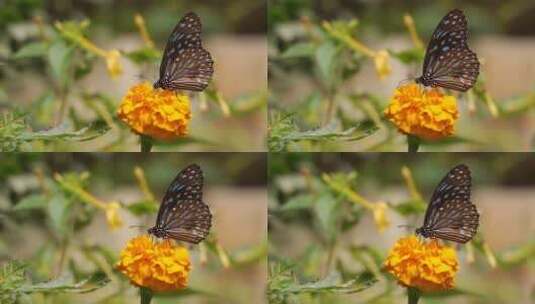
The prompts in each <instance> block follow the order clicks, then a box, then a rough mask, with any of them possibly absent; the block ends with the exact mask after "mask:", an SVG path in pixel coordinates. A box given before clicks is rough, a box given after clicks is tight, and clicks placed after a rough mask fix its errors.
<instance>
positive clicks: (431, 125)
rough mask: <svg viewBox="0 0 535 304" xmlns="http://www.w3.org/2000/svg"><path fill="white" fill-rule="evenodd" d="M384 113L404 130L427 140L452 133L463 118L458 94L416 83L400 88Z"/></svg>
mask: <svg viewBox="0 0 535 304" xmlns="http://www.w3.org/2000/svg"><path fill="white" fill-rule="evenodd" d="M384 113H385V116H386V117H387V118H388V119H389V120H390V121H391V122H392V123H394V124H395V125H396V127H397V128H398V130H399V131H400V132H402V133H404V134H411V135H416V136H418V137H422V138H425V139H439V138H442V137H445V136H450V135H452V134H453V131H454V124H455V122H456V120H457V118H458V117H459V112H458V111H457V100H456V98H455V97H454V96H451V95H444V94H443V93H441V92H440V91H439V90H437V89H431V90H429V91H426V90H424V89H423V88H422V87H420V86H419V85H417V84H414V83H412V84H408V85H405V86H402V87H400V88H398V89H396V91H395V92H394V96H393V97H392V99H391V101H390V105H389V106H388V107H387V108H386V110H385V112H384Z"/></svg>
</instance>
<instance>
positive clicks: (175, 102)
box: [117, 82, 191, 140]
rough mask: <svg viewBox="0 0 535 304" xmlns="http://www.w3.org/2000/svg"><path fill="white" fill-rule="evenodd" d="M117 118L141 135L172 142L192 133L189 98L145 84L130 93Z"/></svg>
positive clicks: (123, 101)
mask: <svg viewBox="0 0 535 304" xmlns="http://www.w3.org/2000/svg"><path fill="white" fill-rule="evenodd" d="M117 115H118V117H119V118H120V119H121V120H122V121H123V122H124V123H126V124H127V125H128V126H129V127H130V128H131V129H132V130H133V131H134V132H136V133H137V134H142V135H147V136H150V137H153V138H157V139H164V140H169V139H173V138H178V137H183V136H186V135H187V134H188V125H189V121H190V119H191V110H190V101H189V97H188V96H186V95H180V94H177V93H175V92H171V91H166V90H160V89H156V90H154V89H153V88H152V86H151V85H150V84H149V83H148V82H144V83H141V84H138V85H135V86H133V87H131V88H130V89H129V90H128V92H127V94H126V96H125V97H124V98H123V100H122V102H121V105H120V106H119V109H118V111H117Z"/></svg>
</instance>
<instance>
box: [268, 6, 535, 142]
mask: <svg viewBox="0 0 535 304" xmlns="http://www.w3.org/2000/svg"><path fill="white" fill-rule="evenodd" d="M453 8H459V9H462V10H463V11H464V13H465V15H466V16H467V18H468V28H469V41H468V44H469V46H470V48H471V49H472V50H474V51H475V52H476V53H477V55H478V58H479V60H480V62H481V64H482V66H481V74H480V76H479V78H478V83H477V84H476V86H475V88H474V89H473V90H471V91H469V92H468V93H466V94H454V95H457V98H458V102H457V104H458V108H459V112H460V118H459V120H458V121H457V124H456V132H455V134H454V136H453V137H452V138H449V139H446V140H442V141H438V142H427V143H426V144H425V145H424V146H423V147H422V148H423V150H424V151H473V152H477V151H531V150H533V149H534V147H535V146H534V143H535V114H534V113H535V111H534V110H533V108H534V106H535V97H534V96H535V87H534V85H533V84H534V83H535V69H534V68H533V66H535V62H534V59H533V56H532V54H533V53H534V52H535V39H534V37H535V30H534V28H535V21H534V20H533V18H532V16H533V14H534V13H535V2H533V1H530V0H516V1H497V0H496V1H486V0H484V1H477V0H469V1H451V0H438V1H423V0H422V1H396V0H372V1H351V0H350V1H345V0H334V1H328V0H272V1H270V6H269V10H268V33H269V34H268V43H269V46H268V48H269V58H270V59H269V61H270V65H269V76H268V77H269V84H270V100H269V106H268V107H269V109H270V110H269V114H268V124H269V128H270V134H269V140H268V145H269V148H270V150H272V151H333V152H335V151H347V152H350V151H372V152H373V151H406V138H405V136H403V135H400V134H399V133H398V132H397V130H395V128H394V126H393V125H392V124H391V123H390V122H389V121H387V120H386V119H384V118H383V110H384V109H385V107H386V106H387V105H388V103H389V99H390V97H391V96H392V95H393V92H394V89H395V88H396V87H398V86H399V85H400V84H401V83H403V81H404V80H405V81H406V80H407V79H414V78H415V77H418V76H419V75H421V70H422V60H423V56H424V50H423V49H420V48H417V47H416V46H415V45H414V44H413V42H412V40H411V36H410V35H409V32H408V31H407V27H406V26H405V24H404V19H403V18H404V15H405V14H410V15H411V16H412V18H413V20H414V25H415V28H416V31H417V33H418V34H419V36H420V39H421V40H422V42H423V45H424V47H425V46H427V43H428V42H429V37H430V36H431V34H432V32H433V30H434V29H435V27H436V26H437V24H438V22H439V21H440V19H441V18H442V17H443V16H444V15H446V13H447V12H448V11H450V10H451V9H453ZM326 21H327V22H330V24H331V25H332V27H333V28H335V29H338V30H339V31H341V32H343V33H345V34H347V35H348V36H349V37H352V38H353V39H355V40H356V41H358V42H360V43H361V44H363V45H364V46H365V47H367V48H369V49H370V50H371V51H373V52H377V51H386V52H387V54H388V59H387V65H388V66H390V68H391V71H390V73H386V75H383V76H384V78H383V79H380V77H379V76H380V75H378V73H377V71H376V67H375V65H374V59H373V58H370V57H369V56H368V55H366V54H365V53H362V52H358V51H355V50H354V49H352V48H350V47H348V45H347V44H344V43H342V42H341V41H339V40H338V39H336V38H335V37H334V36H333V35H332V34H330V33H328V31H326V29H325V26H324V25H323V22H326Z"/></svg>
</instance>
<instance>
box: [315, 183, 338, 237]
mask: <svg viewBox="0 0 535 304" xmlns="http://www.w3.org/2000/svg"><path fill="white" fill-rule="evenodd" d="M339 205H340V201H339V200H337V199H336V198H335V197H334V196H333V195H332V194H331V193H330V192H323V193H322V194H321V195H320V196H319V198H318V199H317V200H316V201H315V204H314V212H315V214H316V216H317V218H318V221H319V224H320V227H321V228H320V231H322V232H324V233H325V234H326V236H327V237H328V238H329V240H333V239H334V238H335V237H336V234H337V231H338V229H337V228H338V227H337V218H338V216H337V215H338V214H339V212H337V211H339V210H340V208H339Z"/></svg>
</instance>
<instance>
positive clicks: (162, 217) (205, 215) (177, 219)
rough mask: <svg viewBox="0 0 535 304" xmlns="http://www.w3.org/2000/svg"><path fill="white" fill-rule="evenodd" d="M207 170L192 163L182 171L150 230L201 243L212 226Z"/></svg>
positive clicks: (158, 235) (179, 239)
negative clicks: (206, 192)
mask: <svg viewBox="0 0 535 304" xmlns="http://www.w3.org/2000/svg"><path fill="white" fill-rule="evenodd" d="M202 187H203V173H202V170H201V168H200V167H199V166H198V165H196V164H193V165H190V166H188V167H186V168H185V169H183V170H182V171H180V173H178V175H177V176H176V177H175V179H174V180H173V182H172V183H171V185H169V188H168V189H167V192H166V193H165V195H164V197H163V199H162V203H161V205H160V209H159V210H158V216H157V217H156V225H155V226H154V227H152V228H150V229H149V230H148V231H147V232H148V233H149V234H152V235H154V236H156V237H158V238H164V239H169V238H171V239H174V240H177V241H184V242H189V243H193V244H198V243H199V242H201V241H202V240H204V239H205V238H206V236H207V235H208V233H209V231H210V227H211V226H212V214H211V213H210V208H208V205H206V204H205V203H204V202H203V201H202Z"/></svg>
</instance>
